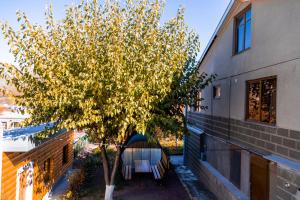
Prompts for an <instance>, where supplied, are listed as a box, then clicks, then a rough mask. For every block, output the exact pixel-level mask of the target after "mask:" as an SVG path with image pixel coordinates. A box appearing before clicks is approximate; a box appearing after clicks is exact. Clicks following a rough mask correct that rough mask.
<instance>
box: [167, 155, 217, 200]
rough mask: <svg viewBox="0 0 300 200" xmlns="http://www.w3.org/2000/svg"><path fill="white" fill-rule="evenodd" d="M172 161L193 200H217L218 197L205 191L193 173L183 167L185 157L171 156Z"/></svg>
mask: <svg viewBox="0 0 300 200" xmlns="http://www.w3.org/2000/svg"><path fill="white" fill-rule="evenodd" d="M170 161H171V163H172V165H173V166H174V169H175V172H176V174H177V175H178V177H179V179H180V181H181V183H182V185H183V186H184V188H185V189H186V191H187V192H188V194H189V196H190V198H191V199H192V200H216V197H214V195H213V194H211V193H210V192H209V191H207V190H206V189H205V187H204V186H203V184H202V183H201V181H200V180H199V179H198V178H197V177H196V176H195V175H194V174H193V172H192V171H191V170H190V169H189V168H188V167H186V166H184V165H183V156H171V157H170Z"/></svg>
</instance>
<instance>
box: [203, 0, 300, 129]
mask: <svg viewBox="0 0 300 200" xmlns="http://www.w3.org/2000/svg"><path fill="white" fill-rule="evenodd" d="M238 2H239V1H237V3H235V5H234V7H233V10H232V11H231V12H230V14H229V16H228V18H227V20H225V23H224V25H223V26H222V28H221V29H220V31H219V33H218V36H217V38H216V40H215V42H214V43H213V45H212V47H211V49H210V51H209V52H208V54H207V56H206V57H205V59H204V60H203V62H202V63H201V67H200V71H201V72H207V73H216V74H217V75H218V77H217V80H216V82H215V83H214V84H220V85H221V88H222V91H221V93H222V94H221V98H220V99H211V97H212V94H211V93H212V92H211V91H212V87H208V88H207V89H206V90H205V91H203V94H202V97H203V98H204V99H205V100H204V101H203V102H202V104H203V105H204V106H208V109H207V110H206V111H203V113H206V114H211V113H213V114H214V115H216V116H221V117H228V116H229V115H230V116H231V117H232V118H234V119H238V120H244V119H245V101H246V100H245V96H246V80H252V79H257V78H262V77H266V76H277V86H278V88H277V124H276V125H277V126H278V127H281V128H288V129H292V130H298V131H300V123H298V122H299V121H300V113H299V112H297V111H299V110H300V104H298V103H297V100H298V99H300V90H299V89H298V88H297V87H298V86H299V85H300V40H299V35H300V28H299V27H300V13H299V12H298V11H299V8H300V2H299V1H298V0H287V1H283V0H272V1H270V0H268V1H252V4H251V5H252V42H251V49H249V50H247V51H245V52H243V53H240V54H238V55H233V44H234V41H233V38H234V16H236V15H237V14H238V13H239V12H240V11H241V10H242V9H243V8H245V7H246V6H247V5H248V4H249V3H243V4H241V3H238ZM230 85H231V87H232V89H231V92H230V91H229V90H230ZM229 100H230V102H229ZM229 109H230V112H229Z"/></svg>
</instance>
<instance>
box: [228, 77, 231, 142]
mask: <svg viewBox="0 0 300 200" xmlns="http://www.w3.org/2000/svg"><path fill="white" fill-rule="evenodd" d="M231 81H232V76H230V78H229V100H228V141H230V131H231V123H230V118H231Z"/></svg>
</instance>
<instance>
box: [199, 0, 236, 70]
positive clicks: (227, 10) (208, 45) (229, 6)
mask: <svg viewBox="0 0 300 200" xmlns="http://www.w3.org/2000/svg"><path fill="white" fill-rule="evenodd" d="M235 1H236V0H231V1H230V2H229V4H228V6H227V8H226V10H225V12H224V13H223V15H222V18H221V19H220V21H219V23H218V25H217V27H216V29H215V31H214V33H213V35H212V37H211V38H210V40H209V42H208V43H207V45H206V48H205V49H204V51H203V53H202V55H201V57H200V60H199V62H198V66H200V65H201V64H202V62H203V60H204V58H205V57H206V55H207V53H208V51H209V49H210V47H211V46H212V45H213V43H214V41H215V40H216V38H217V36H218V35H217V34H218V32H219V30H220V29H221V27H222V25H223V23H224V21H225V19H226V17H227V16H228V14H229V12H230V10H231V9H232V7H233V5H234V3H235Z"/></svg>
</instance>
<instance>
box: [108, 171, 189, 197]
mask: <svg viewBox="0 0 300 200" xmlns="http://www.w3.org/2000/svg"><path fill="white" fill-rule="evenodd" d="M114 198H115V199H116V200H189V196H188V194H187V192H186V191H185V189H184V187H183V186H182V184H181V183H180V181H179V179H178V177H177V175H176V173H175V172H174V171H173V170H170V171H169V172H168V174H167V177H166V179H165V180H164V181H163V182H162V183H158V182H156V181H155V180H154V178H153V176H152V174H134V177H133V179H132V180H130V181H126V182H125V183H124V184H123V185H122V187H121V188H120V189H118V190H117V191H116V192H115V194H114Z"/></svg>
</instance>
